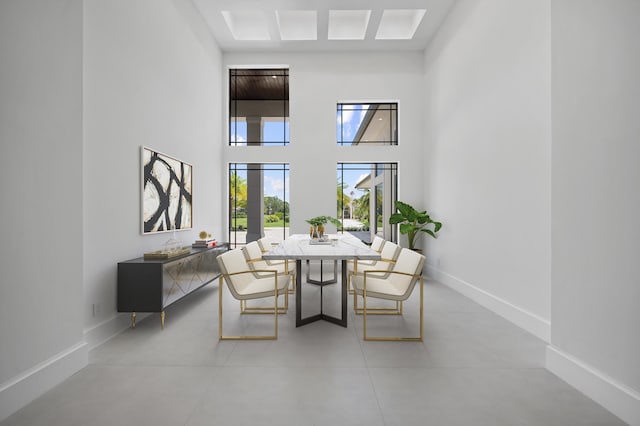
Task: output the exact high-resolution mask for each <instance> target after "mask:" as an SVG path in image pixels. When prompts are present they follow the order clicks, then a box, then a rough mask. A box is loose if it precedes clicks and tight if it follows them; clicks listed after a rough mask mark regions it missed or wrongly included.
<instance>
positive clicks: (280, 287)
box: [217, 248, 291, 340]
mask: <svg viewBox="0 0 640 426" xmlns="http://www.w3.org/2000/svg"><path fill="white" fill-rule="evenodd" d="M217 261H218V265H219V266H220V270H221V271H222V275H220V281H219V283H220V285H219V288H218V293H219V299H218V303H219V309H218V338H219V339H220V340H273V339H277V338H278V314H279V313H281V312H280V310H279V308H278V297H279V296H280V295H284V298H285V306H288V299H289V295H288V294H287V291H286V289H287V287H288V286H289V280H290V279H291V276H290V275H289V274H284V275H282V274H279V273H278V271H277V270H275V269H272V270H269V269H261V270H256V269H251V268H249V265H248V264H247V261H246V259H245V255H244V253H243V251H242V249H239V248H237V249H234V250H230V251H227V252H225V253H223V254H221V255H219V256H218V257H217ZM256 274H259V275H256ZM224 282H226V283H227V287H228V288H229V292H230V293H231V295H232V296H233V297H234V298H235V299H237V300H240V301H241V302H242V301H247V300H252V299H264V298H268V297H273V298H274V303H273V306H272V307H269V308H261V310H262V311H261V312H254V313H263V314H273V315H274V327H275V328H274V334H273V335H266V336H239V335H235V336H225V335H223V333H222V331H223V330H222V293H224V287H223V283H224Z"/></svg>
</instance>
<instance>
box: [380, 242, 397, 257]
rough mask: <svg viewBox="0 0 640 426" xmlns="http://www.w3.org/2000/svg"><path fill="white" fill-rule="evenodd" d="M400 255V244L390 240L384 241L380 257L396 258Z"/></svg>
mask: <svg viewBox="0 0 640 426" xmlns="http://www.w3.org/2000/svg"><path fill="white" fill-rule="evenodd" d="M399 255H400V246H399V245H397V244H396V243H394V242H391V241H385V243H384V245H383V246H382V251H381V252H380V257H381V258H383V259H388V260H396V259H397V258H398V256H399Z"/></svg>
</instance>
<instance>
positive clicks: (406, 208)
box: [396, 201, 418, 222]
mask: <svg viewBox="0 0 640 426" xmlns="http://www.w3.org/2000/svg"><path fill="white" fill-rule="evenodd" d="M396 209H398V211H399V212H400V214H401V215H402V216H404V217H405V219H406V220H408V221H409V222H413V221H415V220H416V218H417V215H418V212H417V211H416V209H414V208H413V207H412V206H410V205H409V204H407V203H403V202H402V201H396Z"/></svg>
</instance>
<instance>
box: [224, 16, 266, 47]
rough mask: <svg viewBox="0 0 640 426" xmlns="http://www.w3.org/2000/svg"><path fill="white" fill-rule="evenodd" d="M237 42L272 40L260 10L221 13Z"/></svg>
mask: <svg viewBox="0 0 640 426" xmlns="http://www.w3.org/2000/svg"><path fill="white" fill-rule="evenodd" d="M221 13H222V16H224V20H225V22H226V23H227V26H228V27H229V31H231V34H232V35H233V38H235V39H236V40H245V41H250V40H271V36H270V35H269V27H268V26H267V19H266V18H265V16H264V14H263V13H262V12H261V11H258V10H233V11H229V10H223V11H221Z"/></svg>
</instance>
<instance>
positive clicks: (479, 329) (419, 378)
mask: <svg viewBox="0 0 640 426" xmlns="http://www.w3.org/2000/svg"><path fill="white" fill-rule="evenodd" d="M303 289H304V291H303V307H304V315H305V316H306V315H312V314H314V313H318V312H319V309H320V288H319V287H317V286H312V285H304V286H303ZM322 293H323V305H324V306H323V307H324V311H325V312H326V313H329V314H332V315H335V316H339V313H340V312H339V306H340V288H339V286H338V285H329V286H326V287H324V289H323V290H322ZM218 294H219V293H218V285H217V282H216V283H215V284H210V285H208V286H206V287H204V288H202V289H200V290H198V291H197V292H196V293H194V294H192V295H190V296H189V297H187V298H186V299H184V300H182V301H180V302H179V303H177V304H175V305H173V306H171V307H169V308H168V309H167V311H166V327H165V329H164V330H161V328H160V320H159V316H158V315H157V314H155V315H150V316H149V317H147V318H146V319H144V320H142V321H139V323H138V325H137V326H136V328H135V329H128V330H125V331H124V332H122V333H120V334H119V335H117V336H115V337H114V338H112V339H111V340H109V341H107V342H106V343H104V344H102V345H101V346H99V347H97V348H95V349H93V350H92V351H91V352H90V355H89V357H90V365H89V366H88V367H87V368H85V369H83V370H82V371H80V372H78V373H77V374H75V375H74V376H72V377H70V378H69V379H67V380H66V381H65V382H63V383H62V384H61V385H59V386H57V387H55V388H54V389H53V390H51V391H50V392H47V393H46V394H45V395H43V396H42V397H40V398H38V399H36V400H35V401H33V402H32V403H31V404H29V405H27V406H26V407H25V408H23V409H22V410H20V411H18V412H17V413H15V414H14V415H13V416H11V417H9V418H8V419H6V420H5V421H4V422H2V423H0V425H1V426H9V425H10V426H40V425H42V426H45V425H46V426H58V425H60V426H62V425H64V426H75V425H82V426H94V425H98V426H101V425H154V426H156V425H171V426H176V425H177V426H183V425H189V426H196V425H225V426H226V425H255V424H278V425H296V426H298V425H315V426H317V425H436V426H456V425H465V426H466V425H473V426H482V425H491V426H501V425H505V426H506V425H509V426H511V425H515V426H538V425H539V426H565V425H566V426H574V425H587V426H589V425H592V426H595V425H598V426H617V425H622V424H624V423H622V422H621V421H620V420H619V419H617V418H616V417H615V416H613V415H612V414H611V413H609V412H607V411H606V410H605V409H603V408H602V407H601V406H599V405H598V404H596V403H594V402H593V401H591V400H590V399H588V398H587V397H585V396H584V395H582V394H581V393H580V392H578V391H576V390H575V389H573V388H571V387H570V386H568V385H567V384H566V383H564V382H563V381H561V380H559V379H558V378H557V377H556V376H554V375H553V374H551V373H549V372H548V371H547V370H545V369H544V368H543V367H544V351H545V346H546V344H545V342H543V341H541V340H539V339H538V338H536V337H534V336H532V335H531V334H529V333H527V332H525V331H523V330H522V329H520V328H518V327H516V326H514V325H513V324H511V323H509V322H508V321H506V320H504V319H503V318H501V317H500V316H498V315H496V314H494V313H492V312H490V311H488V310H487V309H485V308H483V307H482V306H480V305H477V304H476V303H474V302H472V301H471V300H469V299H467V298H465V297H463V296H461V295H460V294H458V293H456V292H455V291H453V290H451V289H449V288H447V287H445V286H443V285H441V284H439V283H436V282H433V281H428V282H427V284H426V285H425V295H424V315H425V320H424V336H425V340H424V342H364V341H363V340H362V326H363V324H362V322H363V320H362V316H359V315H355V314H354V312H353V310H352V309H351V307H352V303H353V302H352V297H351V296H350V297H349V304H350V309H349V314H348V322H349V326H348V327H347V328H343V327H340V326H336V325H334V324H331V323H328V322H324V321H319V322H315V323H312V324H308V325H306V326H303V327H300V328H296V327H295V296H294V295H291V296H290V310H289V312H288V313H287V314H285V315H280V316H278V322H279V327H278V330H279V336H278V340H276V341H223V342H220V341H218V312H219V308H218ZM417 295H418V292H414V294H413V295H412V297H411V299H410V300H408V301H407V302H406V303H405V306H404V315H403V316H402V317H377V318H376V317H368V319H367V323H368V325H369V326H370V329H369V333H370V334H373V333H379V334H383V333H386V334H396V335H397V334H417V333H418V326H419V315H418V308H419V298H418V297H417ZM223 296H224V304H223V322H224V329H225V334H245V333H249V334H260V333H262V334H269V333H272V332H273V316H265V315H240V314H239V305H238V302H237V301H236V300H234V299H233V298H232V297H231V296H230V294H229V292H228V291H227V290H225V292H224V293H223ZM268 303H271V302H267V301H263V302H261V301H255V302H252V305H254V306H255V305H260V304H263V305H265V306H266V305H267V304H268Z"/></svg>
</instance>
